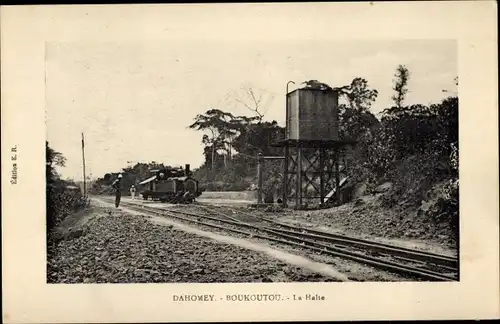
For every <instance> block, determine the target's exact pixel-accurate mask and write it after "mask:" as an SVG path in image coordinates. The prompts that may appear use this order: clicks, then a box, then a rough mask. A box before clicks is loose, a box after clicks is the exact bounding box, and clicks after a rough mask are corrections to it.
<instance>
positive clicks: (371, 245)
mask: <svg viewBox="0 0 500 324" xmlns="http://www.w3.org/2000/svg"><path fill="white" fill-rule="evenodd" d="M202 208H206V209H213V210H214V212H219V211H216V209H227V210H229V211H231V212H233V213H239V214H242V215H245V216H247V217H252V218H254V219H256V220H257V221H261V222H265V223H268V224H270V225H269V226H273V227H274V230H275V231H278V232H282V233H285V234H290V233H293V234H294V235H298V236H302V237H305V238H311V239H315V240H319V241H324V242H329V243H333V244H336V245H339V246H346V247H347V246H349V247H354V248H357V249H360V250H370V251H372V252H373V253H375V254H376V253H383V254H390V255H392V256H397V257H399V258H401V259H405V260H411V261H421V262H424V263H430V264H435V265H438V266H441V267H443V268H447V269H449V270H450V271H456V269H457V268H458V260H457V258H454V257H450V256H446V255H440V254H435V253H430V252H425V251H418V250H413V249H409V248H404V247H398V246H394V245H390V244H385V243H380V242H374V241H369V240H365V239H360V238H356V237H350V236H346V235H341V234H334V233H328V232H324V231H318V230H313V229H308V228H303V227H298V226H293V225H289V224H284V223H281V222H277V221H275V220H273V219H270V218H267V217H265V216H260V215H256V214H255V213H254V214H250V213H248V212H243V211H241V210H238V209H235V208H230V207H218V206H210V207H208V206H203V207H202Z"/></svg>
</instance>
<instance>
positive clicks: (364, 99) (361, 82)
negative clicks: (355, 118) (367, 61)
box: [338, 78, 378, 111]
mask: <svg viewBox="0 0 500 324" xmlns="http://www.w3.org/2000/svg"><path fill="white" fill-rule="evenodd" d="M338 90H339V91H340V95H341V96H343V97H345V98H346V99H347V104H348V107H349V108H352V109H356V110H358V111H369V110H370V108H371V105H372V103H373V102H375V100H376V99H377V96H378V91H377V90H375V89H370V87H369V86H368V81H367V80H366V79H363V78H354V79H353V80H352V82H351V84H350V85H348V86H344V87H341V88H338Z"/></svg>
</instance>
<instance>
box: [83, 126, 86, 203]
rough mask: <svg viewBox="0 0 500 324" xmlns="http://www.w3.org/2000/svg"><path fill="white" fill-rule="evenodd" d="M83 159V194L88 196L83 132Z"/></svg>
mask: <svg viewBox="0 0 500 324" xmlns="http://www.w3.org/2000/svg"><path fill="white" fill-rule="evenodd" d="M82 160H83V196H84V197H85V198H87V179H86V177H85V140H84V138H83V133H82Z"/></svg>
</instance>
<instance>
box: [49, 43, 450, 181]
mask: <svg viewBox="0 0 500 324" xmlns="http://www.w3.org/2000/svg"><path fill="white" fill-rule="evenodd" d="M399 64H404V65H406V66H407V67H408V69H409V71H410V80H409V83H408V88H409V91H410V92H409V93H408V95H407V98H406V100H405V102H406V103H407V104H415V103H421V104H430V103H437V102H439V101H441V100H442V99H443V98H444V97H446V96H447V94H446V93H443V92H442V90H443V89H447V90H450V91H457V89H456V86H455V84H454V78H455V77H456V76H458V71H457V47H456V43H455V42H454V41H445V40H429V41H427V40H404V41H338V42H320V41H314V40H310V41H308V40H306V41H297V40H293V41H282V42H276V41H273V42H270V41H262V42H251V43H250V42H244V41H217V40H210V41H204V40H199V41H191V40H190V41H180V40H176V41H168V42H167V41H164V42H157V41H155V42H153V41H144V42H108V43H104V42H100V43H93V42H78V43H77V42H75V43H48V44H47V50H46V126H47V130H46V132H47V140H48V141H49V145H50V146H51V147H53V148H54V149H55V150H56V151H58V152H61V153H62V154H63V155H64V156H65V157H66V159H67V162H66V166H65V167H64V168H58V172H59V173H60V174H61V175H62V176H63V177H64V178H72V179H74V180H81V179H82V151H81V133H82V132H83V133H84V135H85V159H86V168H87V175H91V176H92V178H96V177H102V176H103V175H104V174H105V173H107V172H118V171H120V170H121V169H122V168H123V167H126V166H127V165H128V164H129V163H132V164H135V163H136V162H151V161H156V162H163V163H165V164H169V165H184V164H186V163H189V164H191V165H192V168H196V167H198V166H200V165H201V164H202V163H203V155H202V152H203V149H202V145H201V137H202V133H200V132H198V131H195V130H190V129H188V128H187V126H188V125H190V124H191V123H192V122H193V118H194V117H195V116H196V115H197V114H201V113H204V112H206V111H207V110H208V109H212V108H217V109H221V110H224V111H229V112H231V113H233V114H235V115H247V116H251V115H252V112H251V111H249V110H248V109H246V108H245V107H243V106H242V105H237V104H235V102H234V100H228V99H227V98H234V96H231V95H229V96H228V94H230V93H231V92H233V91H238V89H240V88H241V87H242V86H250V87H252V88H254V89H257V90H258V89H261V91H263V93H264V99H265V101H266V103H265V107H264V109H266V115H265V118H264V119H265V120H276V121H278V123H279V124H281V125H283V124H284V119H285V108H284V107H285V92H286V90H285V89H286V83H287V82H288V81H290V80H291V81H294V82H295V83H296V84H295V85H291V86H290V90H292V89H293V88H294V87H296V86H300V83H301V82H303V81H305V80H311V79H315V80H319V81H321V82H325V83H328V84H329V85H331V86H332V87H337V86H343V85H346V84H349V83H350V82H351V80H352V79H353V78H355V77H362V78H365V79H366V80H367V81H368V83H369V85H370V87H372V88H374V89H377V90H378V92H379V96H378V98H377V100H376V102H375V103H374V104H373V106H372V112H373V113H379V112H380V111H381V110H383V109H384V108H387V107H389V106H391V104H392V100H391V96H392V95H393V93H394V92H393V90H392V82H393V79H394V73H395V70H396V67H397V66H398V65H399Z"/></svg>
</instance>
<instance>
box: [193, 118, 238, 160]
mask: <svg viewBox="0 0 500 324" xmlns="http://www.w3.org/2000/svg"><path fill="white" fill-rule="evenodd" d="M234 118H235V117H234V116H233V114H231V113H228V112H224V111H222V110H219V109H210V110H208V111H207V112H206V113H205V114H198V115H197V116H196V117H195V118H194V120H195V121H194V123H193V124H191V125H189V126H188V127H189V128H191V129H196V130H201V131H208V134H205V135H204V137H203V138H202V142H203V144H205V145H211V147H212V166H214V165H215V152H216V150H217V149H219V148H223V149H224V150H226V151H228V150H229V151H230V148H229V149H227V148H226V147H225V146H220V145H221V144H222V145H225V144H226V140H227V137H228V136H230V134H229V131H228V129H229V128H230V127H229V125H230V121H231V120H233V119H234Z"/></svg>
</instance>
